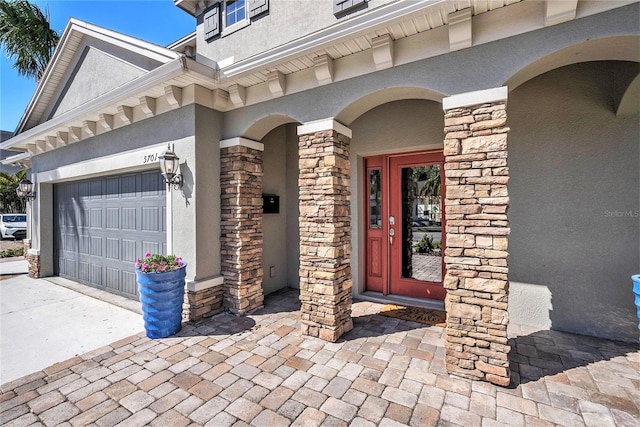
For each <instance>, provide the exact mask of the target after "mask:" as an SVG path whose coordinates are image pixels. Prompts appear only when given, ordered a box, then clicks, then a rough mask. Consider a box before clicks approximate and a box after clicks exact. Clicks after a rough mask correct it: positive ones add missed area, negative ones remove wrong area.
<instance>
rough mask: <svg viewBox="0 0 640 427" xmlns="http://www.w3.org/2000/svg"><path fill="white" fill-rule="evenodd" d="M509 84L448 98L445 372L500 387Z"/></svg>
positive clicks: (504, 378)
mask: <svg viewBox="0 0 640 427" xmlns="http://www.w3.org/2000/svg"><path fill="white" fill-rule="evenodd" d="M506 103H507V88H506V87H501V88H496V89H489V90H484V91H478V92H471V93H466V94H461V95H454V96H451V97H449V98H445V99H444V100H443V108H444V111H445V119H444V120H445V128H444V132H445V140H444V156H445V164H444V168H445V177H446V198H445V209H446V210H445V212H446V233H447V237H446V242H447V246H446V251H445V258H444V262H445V265H446V269H447V272H446V275H445V278H444V286H445V288H446V289H447V297H446V299H445V305H446V310H447V327H446V336H445V355H446V367H447V370H448V372H450V373H452V374H456V375H460V376H462V377H466V378H471V379H479V380H486V381H489V382H492V383H494V384H498V385H501V386H508V385H509V382H510V371H509V360H508V358H507V355H508V353H509V350H510V347H509V346H508V345H507V324H508V315H507V301H508V294H509V277H508V272H509V268H508V265H507V255H508V253H507V242H508V236H509V232H510V228H509V221H508V217H507V210H508V208H509V197H508V193H507V182H508V180H509V168H508V167H507V132H508V131H509V128H508V127H506V126H505V123H506V120H507V113H506Z"/></svg>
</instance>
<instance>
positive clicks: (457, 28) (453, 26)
mask: <svg viewBox="0 0 640 427" xmlns="http://www.w3.org/2000/svg"><path fill="white" fill-rule="evenodd" d="M448 22H449V24H448V26H449V50H451V51H454V50H460V49H464V48H467V47H471V45H472V44H473V40H472V33H471V8H470V7H468V8H466V9H462V10H458V11H457V12H453V13H450V14H449V18H448Z"/></svg>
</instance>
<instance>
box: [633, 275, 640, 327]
mask: <svg viewBox="0 0 640 427" xmlns="http://www.w3.org/2000/svg"><path fill="white" fill-rule="evenodd" d="M631 280H633V293H634V294H636V314H637V315H638V321H640V274H636V275H635V276H631ZM638 329H640V323H638ZM639 340H640V338H639Z"/></svg>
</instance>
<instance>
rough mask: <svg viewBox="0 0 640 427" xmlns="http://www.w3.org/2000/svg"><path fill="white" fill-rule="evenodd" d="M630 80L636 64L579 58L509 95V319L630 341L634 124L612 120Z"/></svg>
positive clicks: (626, 118)
mask: <svg viewBox="0 0 640 427" xmlns="http://www.w3.org/2000/svg"><path fill="white" fill-rule="evenodd" d="M620 39H621V40H619V41H620V42H624V41H625V40H627V39H626V38H620ZM634 39H635V40H637V38H634ZM597 42H598V41H594V43H596V44H595V45H598V46H599V44H598V43H597ZM587 45H589V43H588V42H585V46H587ZM592 46H594V45H592ZM610 47H611V46H610ZM616 52H618V50H616V49H613V51H612V55H611V56H613V57H617V54H616ZM636 53H637V44H636ZM554 56H555V55H554ZM637 75H638V63H637V62H628V61H619V60H606V61H594V62H580V63H575V64H571V65H566V66H562V67H553V68H552V69H550V70H549V71H546V72H544V73H541V74H537V75H536V76H535V77H533V78H531V79H530V80H527V81H522V82H521V83H520V84H519V85H518V87H517V88H516V89H514V90H513V91H512V92H511V94H510V96H509V105H508V114H509V118H508V125H509V127H510V128H511V132H510V134H509V169H510V181H509V195H510V199H511V204H510V210H509V218H510V225H511V236H510V240H509V253H510V255H509V269H510V280H511V288H510V289H511V290H510V297H509V311H510V319H511V321H512V322H514V323H518V324H525V325H531V326H535V327H540V328H545V329H546V328H552V329H557V330H562V331H568V332H573V333H580V334H585V335H595V336H607V337H610V338H612V339H621V340H629V341H631V340H634V339H637V329H635V328H634V327H633V324H634V321H633V320H634V318H635V313H634V310H633V304H632V299H631V298H630V297H629V292H628V287H629V277H630V275H632V274H634V273H633V271H634V270H635V269H637V265H638V264H637V263H638V259H639V257H640V251H639V248H638V241H639V237H640V236H639V233H638V230H639V223H638V206H639V204H640V201H639V194H638V188H639V186H640V182H639V175H638V169H639V163H638V159H639V157H640V153H639V151H638V150H639V146H640V144H639V137H638V135H640V126H639V123H640V120H639V118H638V113H637V109H636V112H635V113H631V114H616V110H617V109H618V108H617V107H616V106H617V104H619V99H620V98H621V97H622V96H621V95H620V94H622V93H626V95H624V96H632V94H631V93H632V91H631V90H630V89H629V87H631V88H633V84H632V85H631V86H630V84H629V82H630V81H632V80H633V78H634V77H633V76H637ZM635 79H636V80H637V77H635ZM620 87H624V90H620ZM636 103H637V98H636ZM605 248H606V249H605ZM585 312H589V313H590V315H589V316H584V313H585Z"/></svg>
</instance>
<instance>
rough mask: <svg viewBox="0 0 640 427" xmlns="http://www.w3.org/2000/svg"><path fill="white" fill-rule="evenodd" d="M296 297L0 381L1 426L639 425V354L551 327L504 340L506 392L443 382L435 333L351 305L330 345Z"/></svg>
mask: <svg viewBox="0 0 640 427" xmlns="http://www.w3.org/2000/svg"><path fill="white" fill-rule="evenodd" d="M297 297H298V294H297V293H296V292H295V291H291V290H289V291H283V292H278V293H276V294H273V295H271V296H269V297H267V298H266V302H265V304H266V305H265V309H263V310H261V311H259V312H258V313H256V314H255V315H251V316H247V317H241V318H238V317H234V316H232V315H230V314H221V315H218V316H216V317H214V318H212V319H210V320H208V321H206V322H203V323H201V324H199V325H197V326H186V327H185V328H184V329H183V330H182V332H181V333H180V334H179V336H176V337H172V338H167V339H161V340H150V339H147V338H145V337H143V336H142V335H138V336H133V337H130V338H127V339H123V340H120V341H118V342H115V343H113V344H112V345H110V346H107V347H103V348H100V349H97V350H95V351H92V352H90V353H87V354H84V355H82V356H79V357H75V358H73V359H70V360H67V361H65V362H62V363H58V364H56V365H53V366H51V367H49V368H47V369H45V370H44V371H41V372H37V373H34V374H32V375H29V376H26V377H24V378H21V379H19V380H16V381H13V382H10V383H7V384H4V385H2V386H1V389H2V394H1V395H0V411H1V413H0V423H1V424H3V425H7V426H11V425H43V424H44V425H47V426H50V425H65V426H66V425H74V426H78V425H83V426H84V425H97V426H101V427H104V426H113V425H119V426H142V425H151V426H187V425H206V426H228V425H234V426H246V425H252V426H280V425H283V426H286V425H295V426H305V427H308V426H317V425H326V426H342V425H349V424H350V425H353V426H374V425H379V426H396V425H412V426H429V425H443V426H449V425H462V426H480V425H482V426H493V425H525V424H526V425H554V424H560V425H571V426H578V425H593V426H599V427H600V426H609V425H611V426H613V425H619V426H638V423H639V422H640V416H639V409H640V408H639V407H638V405H640V395H639V392H638V389H639V388H640V373H639V370H640V366H639V365H640V363H639V362H640V360H639V358H640V351H639V349H638V347H637V345H634V344H633V343H619V342H612V341H606V340H598V339H594V338H589V337H582V336H576V335H571V334H564V333H556V332H549V331H545V332H534V333H529V334H526V335H521V336H518V337H516V338H514V339H513V340H512V345H513V346H514V347H513V348H514V350H513V352H512V363H513V369H514V371H515V374H514V377H515V378H514V382H515V383H516V384H517V385H515V386H513V387H512V388H501V387H496V386H493V385H491V384H488V383H484V382H475V381H470V380H466V379H461V378H457V377H453V376H449V375H447V374H446V373H445V370H444V360H443V358H444V348H443V338H442V337H443V331H444V330H443V329H442V328H438V327H429V326H425V325H421V324H417V323H412V322H406V321H402V320H398V319H393V318H387V317H382V316H380V315H377V314H376V313H377V312H378V310H379V309H380V307H382V305H381V304H375V303H368V302H356V303H355V304H354V307H353V308H354V310H353V311H354V312H353V315H354V317H355V318H354V324H355V328H354V329H353V331H351V332H350V333H348V334H347V335H346V336H345V337H344V338H343V339H342V340H341V341H340V342H338V343H327V342H324V341H321V340H319V339H316V338H311V337H306V336H302V335H301V334H300V332H299V320H298V319H299V312H298V309H299V303H298V302H297Z"/></svg>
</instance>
